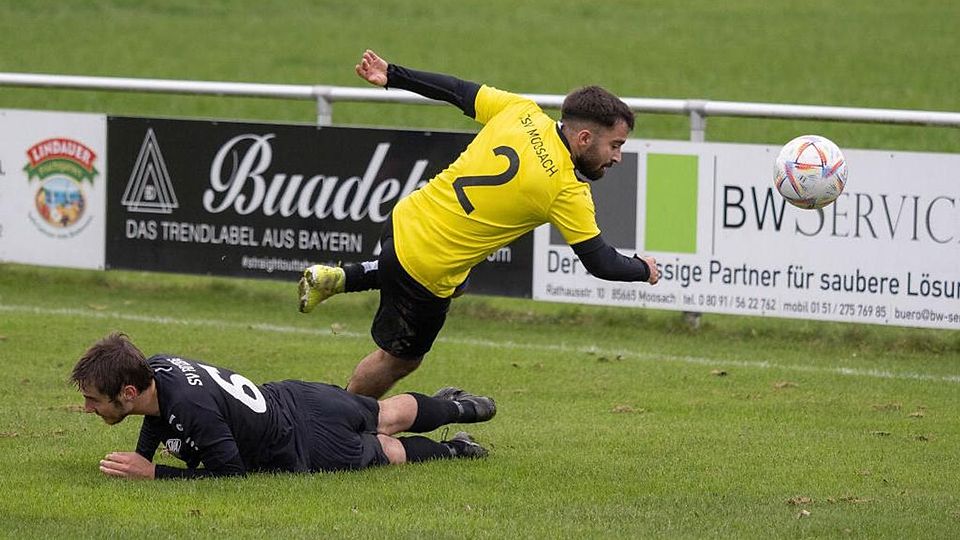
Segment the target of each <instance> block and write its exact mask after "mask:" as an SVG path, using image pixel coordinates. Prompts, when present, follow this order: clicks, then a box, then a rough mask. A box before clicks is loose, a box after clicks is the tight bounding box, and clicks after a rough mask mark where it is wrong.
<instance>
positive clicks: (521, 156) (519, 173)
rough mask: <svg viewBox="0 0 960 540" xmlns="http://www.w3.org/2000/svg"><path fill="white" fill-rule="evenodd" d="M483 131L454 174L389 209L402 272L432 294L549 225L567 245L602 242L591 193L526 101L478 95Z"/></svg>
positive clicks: (443, 292)
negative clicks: (497, 252)
mask: <svg viewBox="0 0 960 540" xmlns="http://www.w3.org/2000/svg"><path fill="white" fill-rule="evenodd" d="M475 110H476V120H477V122H479V123H481V124H484V127H483V128H482V129H481V130H480V132H479V133H478V134H477V136H476V137H475V138H474V139H473V141H472V142H471V143H470V145H469V146H467V148H466V150H464V151H463V152H462V153H461V154H460V156H459V157H458V158H457V159H456V161H454V162H453V163H452V164H451V165H450V166H449V167H447V168H446V169H445V170H443V171H442V172H440V173H439V174H437V175H436V176H435V177H433V178H432V179H430V181H429V182H428V183H427V184H426V185H424V186H423V187H421V188H420V189H418V190H416V191H414V192H413V193H411V194H410V195H409V196H407V197H405V198H403V199H402V200H400V201H399V202H398V203H397V205H396V206H395V207H394V209H393V236H394V249H395V250H396V252H397V258H398V259H399V260H400V264H401V265H403V268H404V269H405V270H406V271H407V273H408V274H410V275H411V276H412V277H413V278H414V279H416V280H417V281H418V282H419V283H420V284H422V285H423V286H424V287H426V288H427V289H429V290H430V291H431V292H432V293H433V294H435V295H437V296H439V297H441V298H446V297H449V296H451V295H452V294H453V291H454V289H455V288H456V287H457V285H459V284H461V283H462V282H463V281H464V280H465V279H466V278H467V275H468V274H469V273H470V269H471V268H473V266H474V265H476V264H477V263H479V262H480V261H482V260H483V259H484V258H486V257H487V256H488V255H490V254H491V253H493V252H495V251H496V250H498V249H500V248H501V247H503V246H505V245H507V244H509V243H510V242H512V241H514V240H516V239H517V238H519V237H520V236H522V235H523V234H525V233H527V232H528V231H531V230H533V229H534V228H535V227H537V226H539V225H542V224H544V223H547V222H549V223H552V224H553V225H554V226H555V227H556V228H557V229H558V230H559V231H560V233H561V234H562V235H563V237H564V239H565V240H566V241H567V243H569V244H576V243H579V242H583V241H584V240H589V239H591V238H593V237H595V236H597V235H598V234H600V229H599V228H598V227H597V221H596V214H595V210H594V206H593V197H592V196H591V195H590V185H589V184H588V183H587V182H585V181H582V180H580V179H578V178H577V176H576V174H575V173H574V165H573V161H572V159H571V157H570V150H569V149H568V148H567V146H566V144H565V142H564V140H563V139H562V138H561V136H560V133H559V130H558V125H557V122H556V121H555V120H553V119H552V118H550V117H549V116H547V115H546V114H545V113H544V112H543V110H541V109H540V107H539V106H538V105H537V104H536V103H535V102H533V101H532V100H530V99H527V98H525V97H523V96H519V95H517V94H512V93H510V92H504V91H502V90H498V89H496V88H493V87H489V86H481V88H480V90H479V92H478V93H477V97H476V101H475Z"/></svg>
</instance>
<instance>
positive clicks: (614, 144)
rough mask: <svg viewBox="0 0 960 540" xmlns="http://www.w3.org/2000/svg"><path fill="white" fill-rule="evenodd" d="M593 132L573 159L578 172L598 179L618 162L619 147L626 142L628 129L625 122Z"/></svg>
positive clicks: (591, 178)
mask: <svg viewBox="0 0 960 540" xmlns="http://www.w3.org/2000/svg"><path fill="white" fill-rule="evenodd" d="M592 133H593V136H592V137H591V139H590V143H589V144H588V145H587V147H586V148H584V149H583V151H582V152H581V153H580V155H579V156H577V157H575V158H574V159H573V164H574V165H575V166H576V167H577V170H578V171H580V174H582V175H583V176H586V177H587V178H589V179H590V180H599V179H600V178H602V177H603V175H604V173H606V172H607V169H609V168H610V167H613V166H614V165H616V164H617V163H620V157H621V156H620V147H621V146H623V143H625V142H627V135H629V134H630V129H629V128H628V127H627V124H626V123H625V122H617V124H616V125H615V126H613V127H612V128H600V129H598V130H596V131H594V132H592Z"/></svg>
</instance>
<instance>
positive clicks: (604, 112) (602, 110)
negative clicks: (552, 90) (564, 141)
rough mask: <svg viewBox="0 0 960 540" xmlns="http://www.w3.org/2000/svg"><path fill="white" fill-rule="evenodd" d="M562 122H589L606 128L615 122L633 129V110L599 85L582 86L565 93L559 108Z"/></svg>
mask: <svg viewBox="0 0 960 540" xmlns="http://www.w3.org/2000/svg"><path fill="white" fill-rule="evenodd" d="M560 120H561V121H562V122H563V123H564V124H580V123H584V122H589V123H593V124H597V125H599V126H603V127H606V128H612V127H614V126H615V125H616V124H617V122H623V123H624V124H626V126H627V128H629V130H630V131H632V130H633V121H634V119H633V111H632V110H630V107H628V106H627V104H626V103H624V102H623V101H621V100H620V98H618V97H617V96H615V95H613V94H611V93H610V92H608V91H606V90H604V89H603V88H601V87H599V86H584V87H583V88H578V89H576V90H574V91H573V92H570V93H569V94H567V97H566V98H564V100H563V106H562V107H561V109H560Z"/></svg>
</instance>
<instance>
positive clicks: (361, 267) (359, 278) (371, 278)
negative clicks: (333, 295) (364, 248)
mask: <svg viewBox="0 0 960 540" xmlns="http://www.w3.org/2000/svg"><path fill="white" fill-rule="evenodd" d="M343 273H344V278H345V279H344V284H343V290H344V292H359V291H369V290H370V289H379V288H380V269H379V263H378V262H377V261H366V262H362V263H347V264H344V265H343Z"/></svg>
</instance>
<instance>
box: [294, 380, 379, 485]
mask: <svg viewBox="0 0 960 540" xmlns="http://www.w3.org/2000/svg"><path fill="white" fill-rule="evenodd" d="M283 384H285V385H292V386H296V387H299V388H296V390H294V392H295V395H296V396H297V403H296V409H297V412H298V416H300V418H301V422H302V424H301V425H304V426H305V428H306V429H305V431H306V433H304V435H305V436H304V437H303V449H304V451H305V453H306V455H307V456H308V461H309V466H310V470H311V471H342V470H352V469H363V468H366V467H372V466H376V465H386V464H387V463H389V460H388V459H387V455H386V454H384V452H383V446H382V445H381V444H380V440H379V439H377V424H378V416H379V415H380V404H379V403H378V402H377V400H375V399H373V398H371V397H367V396H359V395H356V394H352V393H350V392H347V391H346V390H344V389H343V388H340V387H339V386H333V385H331V384H325V383H307V382H302V381H284V382H283Z"/></svg>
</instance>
